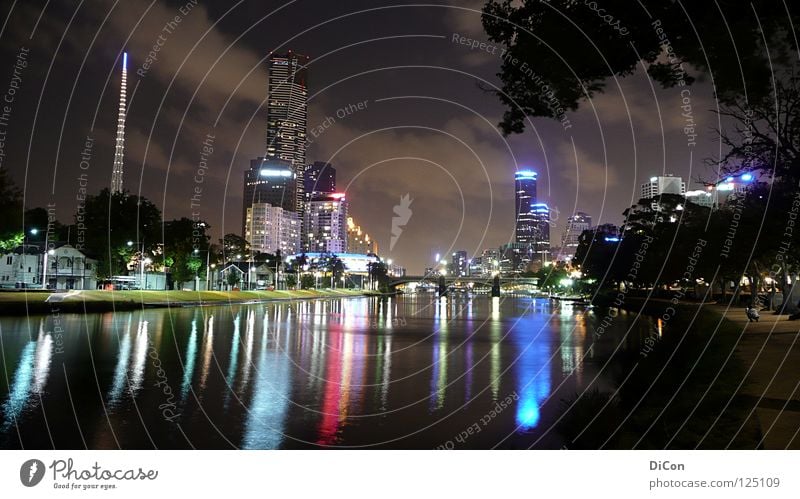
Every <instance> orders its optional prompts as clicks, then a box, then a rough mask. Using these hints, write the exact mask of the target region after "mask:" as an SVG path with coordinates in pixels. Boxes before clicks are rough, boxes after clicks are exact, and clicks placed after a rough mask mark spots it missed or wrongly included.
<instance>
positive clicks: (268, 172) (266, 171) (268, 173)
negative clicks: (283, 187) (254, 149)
mask: <svg viewBox="0 0 800 499" xmlns="http://www.w3.org/2000/svg"><path fill="white" fill-rule="evenodd" d="M259 173H260V174H261V176H262V177H291V176H292V171H291V170H276V169H274V168H262V169H261V172H259Z"/></svg>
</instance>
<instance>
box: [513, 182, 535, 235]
mask: <svg viewBox="0 0 800 499" xmlns="http://www.w3.org/2000/svg"><path fill="white" fill-rule="evenodd" d="M536 177H537V173H536V172H534V171H531V170H521V171H518V172H516V173H515V174H514V189H515V197H514V201H515V204H514V206H515V211H516V213H515V214H516V226H515V231H514V242H516V243H519V244H530V243H532V242H533V236H534V223H533V218H534V217H533V211H532V208H531V207H532V205H533V204H534V203H536Z"/></svg>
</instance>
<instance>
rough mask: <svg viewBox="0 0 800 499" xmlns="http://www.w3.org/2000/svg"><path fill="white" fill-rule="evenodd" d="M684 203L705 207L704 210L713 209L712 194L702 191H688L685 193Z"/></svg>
mask: <svg viewBox="0 0 800 499" xmlns="http://www.w3.org/2000/svg"><path fill="white" fill-rule="evenodd" d="M686 202H687V203H694V204H696V205H699V206H705V207H706V208H713V207H714V193H713V192H711V191H704V190H696V191H688V192H687V193H686Z"/></svg>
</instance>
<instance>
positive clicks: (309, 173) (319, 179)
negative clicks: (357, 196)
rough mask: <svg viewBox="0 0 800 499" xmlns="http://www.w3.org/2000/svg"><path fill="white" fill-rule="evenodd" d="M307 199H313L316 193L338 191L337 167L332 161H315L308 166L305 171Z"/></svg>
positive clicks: (304, 189) (304, 180) (304, 181)
mask: <svg viewBox="0 0 800 499" xmlns="http://www.w3.org/2000/svg"><path fill="white" fill-rule="evenodd" d="M303 183H304V184H305V186H304V188H303V191H304V193H305V201H306V202H308V201H311V198H312V197H313V196H314V195H316V194H330V193H332V192H336V169H335V168H334V167H333V166H331V164H330V163H325V162H323V161H315V162H314V163H312V164H310V165H308V166H306V168H305V171H304V173H303Z"/></svg>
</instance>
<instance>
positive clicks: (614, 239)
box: [606, 237, 619, 243]
mask: <svg viewBox="0 0 800 499" xmlns="http://www.w3.org/2000/svg"><path fill="white" fill-rule="evenodd" d="M606 242H609V243H618V242H619V238H618V237H606Z"/></svg>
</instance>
